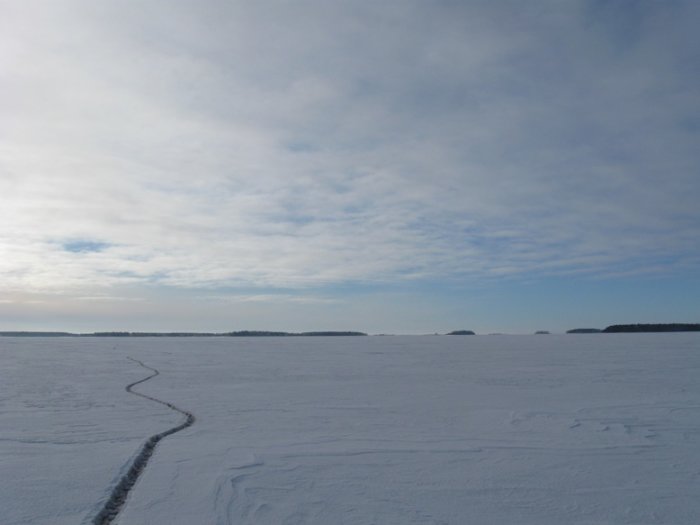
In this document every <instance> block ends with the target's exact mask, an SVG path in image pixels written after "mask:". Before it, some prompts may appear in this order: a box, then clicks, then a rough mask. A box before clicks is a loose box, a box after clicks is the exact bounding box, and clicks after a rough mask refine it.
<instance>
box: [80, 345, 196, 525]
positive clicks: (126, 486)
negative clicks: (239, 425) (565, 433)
mask: <svg viewBox="0 0 700 525" xmlns="http://www.w3.org/2000/svg"><path fill="white" fill-rule="evenodd" d="M128 359H130V360H132V361H134V362H135V363H138V364H139V365H141V366H142V367H143V368H146V369H148V370H151V371H152V372H153V373H152V374H151V375H150V376H148V377H145V378H143V379H139V380H138V381H135V382H133V383H131V384H129V385H127V386H126V388H125V390H126V391H127V392H129V393H130V394H134V395H136V396H140V397H144V398H146V399H150V400H151V401H155V402H156V403H160V404H161V405H165V406H166V407H168V408H170V409H171V410H174V411H175V412H180V413H181V414H183V415H184V416H185V421H184V422H183V423H181V424H179V425H177V426H175V427H172V428H170V429H168V430H165V431H163V432H160V433H158V434H154V435H152V436H151V437H150V438H148V441H146V443H144V445H143V447H142V448H141V451H140V452H139V453H138V455H137V456H136V458H135V459H134V461H133V462H132V463H131V466H130V467H129V470H128V471H127V473H126V474H124V475H123V476H122V477H121V479H120V480H119V483H117V485H116V487H114V489H113V490H112V493H111V494H110V496H109V499H108V500H107V502H106V503H105V504H104V507H102V510H100V512H99V513H98V514H97V516H95V519H94V520H93V521H92V523H93V525H109V524H110V523H112V521H113V520H114V518H116V517H117V515H118V514H119V511H120V510H121V508H122V506H123V505H124V503H125V502H126V498H127V496H128V495H129V491H131V489H132V488H133V486H134V484H135V483H136V481H137V480H138V478H139V476H140V475H141V473H142V472H143V470H144V469H145V468H146V465H147V464H148V460H149V459H150V458H151V456H152V455H153V452H154V451H155V448H156V445H157V444H158V442H159V441H160V440H161V439H163V438H164V437H167V436H169V435H171V434H174V433H175V432H179V431H180V430H183V429H185V428H187V427H189V426H192V424H193V423H194V420H195V418H194V416H193V415H192V414H191V413H190V412H187V411H186V410H182V409H180V408H178V407H176V406H175V405H173V404H172V403H168V402H167V401H162V400H160V399H157V398H155V397H152V396H149V395H146V394H141V393H140V392H135V391H134V390H132V389H133V387H135V386H136V385H139V384H141V383H144V382H146V381H148V380H149V379H151V378H154V377H155V376H157V375H159V374H160V372H158V370H156V369H155V368H152V367H150V366H147V365H145V364H143V363H142V362H141V361H139V360H138V359H134V358H133V357H128Z"/></svg>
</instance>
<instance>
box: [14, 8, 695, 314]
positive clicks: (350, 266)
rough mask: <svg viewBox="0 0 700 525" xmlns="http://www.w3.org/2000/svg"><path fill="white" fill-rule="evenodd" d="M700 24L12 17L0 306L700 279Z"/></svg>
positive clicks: (247, 14)
mask: <svg viewBox="0 0 700 525" xmlns="http://www.w3.org/2000/svg"><path fill="white" fill-rule="evenodd" d="M699 9H700V8H699V7H698V3H697V2H682V1H674V2H619V3H612V4H611V3H607V2H597V1H590V2H558V1H538V2H479V1H476V2H448V1H446V2H420V1H415V2H412V1H409V2H405V1H402V2H392V1H389V2H381V3H376V2H371V3H370V2H320V1H319V2H282V1H271V2H267V1H265V2H255V3H249V2H228V1H227V2H223V1H221V2H219V1H212V0H208V1H204V2H184V1H182V2H178V1H167V2H149V3H148V4H146V5H139V6H136V5H135V4H133V3H128V2H113V3H109V4H105V3H94V2H88V1H70V2H67V3H65V2H63V3H61V5H58V4H57V3H55V2H30V3H17V2H3V11H4V15H3V17H2V22H0V24H1V27H0V64H1V65H2V67H1V68H0V75H1V76H2V80H1V82H2V85H3V90H4V93H3V97H2V101H1V102H0V104H1V106H0V108H1V109H0V111H1V112H2V121H1V123H0V134H1V136H2V141H1V142H0V163H1V164H0V223H1V224H2V227H1V228H0V276H2V280H1V281H0V289H1V290H3V291H5V292H8V293H9V292H17V291H23V292H26V291H34V292H37V293H39V292H40V293H44V292H55V293H67V292H71V293H78V292H79V291H80V290H88V289H89V290H95V289H102V288H110V287H115V286H127V285H128V286H135V285H148V286H163V285H165V286H174V287H184V288H221V287H227V288H246V289H250V288H255V287H258V288H277V289H290V290H293V289H304V288H308V287H315V288H319V287H324V286H329V285H337V284H339V283H364V284H371V283H396V282H403V281H416V280H436V279H439V280H446V281H450V280H453V281H455V282H463V281H465V280H479V279H503V278H518V279H527V278H529V277H532V276H539V277H542V276H557V275H569V274H590V275H609V276H614V275H629V274H635V273H640V272H642V273H643V272H654V273H660V274H683V273H695V274H697V272H698V270H699V269H700V248H699V245H698V243H697V239H698V238H699V236H700V211H699V210H700V207H698V205H697V202H698V198H699V197H700V177H699V176H698V166H699V165H700V163H699V162H698V161H700V158H699V157H700V154H699V153H698V151H700V149H699V148H697V143H698V140H697V139H698V132H699V131H700V117H699V116H698V102H699V98H698V92H697V85H698V81H699V80H700V78H699V77H700V75H699V74H698V71H697V63H696V60H697V56H698V52H699V51H700V49H698V47H699V46H698V38H697V36H695V33H696V26H697V22H698V21H700V10H699ZM71 247H73V248H75V247H83V248H84V249H71ZM85 247H87V248H85ZM90 247H93V248H90ZM87 296H90V294H87ZM245 296H246V297H248V298H249V301H255V300H256V299H255V298H256V297H265V296H266V295H265V293H261V294H255V293H252V294H247V295H245Z"/></svg>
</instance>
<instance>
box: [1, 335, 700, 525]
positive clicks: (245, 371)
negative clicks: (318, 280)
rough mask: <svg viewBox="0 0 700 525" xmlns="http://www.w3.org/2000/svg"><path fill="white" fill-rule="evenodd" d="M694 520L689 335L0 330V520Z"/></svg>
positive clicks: (693, 351) (698, 423)
mask: <svg viewBox="0 0 700 525" xmlns="http://www.w3.org/2000/svg"><path fill="white" fill-rule="evenodd" d="M127 357H132V358H134V359H138V360H141V361H143V362H144V363H145V364H146V365H148V366H151V367H154V368H156V369H158V370H159V371H160V375H159V376H157V377H154V378H153V379H151V380H149V381H147V382H145V383H142V384H141V385H138V386H136V387H135V390H138V391H139V392H142V393H145V394H148V395H151V396H154V397H157V398H159V399H162V400H165V401H168V402H171V403H174V404H175V405H177V406H178V407H181V408H183V409H185V410H188V411H190V412H192V413H193V414H194V415H195V416H196V418H197V420H196V423H195V424H194V426H192V427H189V428H187V429H185V430H182V431H181V432H179V433H177V434H173V435H172V436H169V437H167V438H165V439H164V440H163V441H161V442H160V444H159V445H158V448H157V449H156V452H155V454H154V455H153V457H152V458H151V460H150V463H149V464H148V466H147V468H146V469H145V471H144V473H143V475H142V477H141V478H140V479H139V481H138V482H137V483H136V485H135V487H134V489H133V491H132V493H131V494H130V496H129V498H128V501H127V503H126V505H125V507H124V508H123V510H122V512H121V514H120V515H119V517H118V518H117V519H116V521H115V522H114V523H117V524H119V525H146V524H150V525H160V524H162V525H170V524H175V525H179V524H182V525H193V524H196V525H199V524H203V525H208V524H220V525H224V524H236V525H238V524H256V525H267V524H276V525H279V524H286V525H292V524H363V525H364V524H366V525H368V524H377V525H393V524H396V525H399V524H400V525H405V524H410V523H421V524H455V525H460V524H470V525H480V524H483V525H487V524H491V525H509V524H513V525H515V524H517V525H529V524H531V525H548V524H552V525H554V524H556V525H561V524H581V525H583V524H586V525H593V524H596V525H602V524H678V525H689V524H695V523H700V334H693V333H684V334H593V335H565V336H556V335H548V336H466V337H465V336H451V337H449V336H442V337H347V338H346V337H335V338H324V337H312V338H250V339H247V338H193V339H189V338H167V339H161V338H46V339H44V338H42V339H35V338H17V339H15V338H0V374H1V375H0V465H1V467H2V469H1V472H2V476H0V523H2V524H3V525H19V524H31V525H64V524H66V525H67V524H71V525H75V524H84V525H87V524H88V523H90V522H91V521H92V519H93V518H94V516H95V515H96V513H97V512H98V511H99V510H100V508H101V506H102V505H103V504H104V502H105V501H106V499H107V498H108V496H109V493H110V490H111V489H112V488H113V487H114V485H115V484H116V483H117V481H118V480H119V478H120V476H121V475H122V474H123V473H124V472H125V470H126V469H127V468H128V466H129V464H130V461H131V460H132V459H133V457H134V456H135V455H136V454H137V453H138V451H139V449H140V447H141V446H142V445H143V443H144V442H145V441H146V439H148V437H149V436H151V435H153V434H156V433H158V432H161V431H163V430H165V429H167V428H169V427H172V426H175V425H177V424H178V423H180V422H181V421H182V416H181V415H179V414H177V413H175V412H173V411H171V410H169V409H168V408H167V407H165V406H162V405H158V404H157V403H154V402H151V401H149V400H147V399H144V398H141V397H137V396H135V395H132V394H129V393H127V392H125V391H124V387H125V386H126V385H127V384H128V383H131V382H134V381H137V380H138V379H140V378H142V377H146V376H147V375H149V372H148V371H147V370H145V369H143V368H141V367H140V366H139V365H138V364H137V363H135V362H134V361H131V360H129V359H127Z"/></svg>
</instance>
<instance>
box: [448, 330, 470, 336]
mask: <svg viewBox="0 0 700 525" xmlns="http://www.w3.org/2000/svg"><path fill="white" fill-rule="evenodd" d="M447 335H476V334H475V333H474V332H473V331H472V330H455V331H454V332H450V333H449V334H447Z"/></svg>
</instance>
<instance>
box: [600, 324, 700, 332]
mask: <svg viewBox="0 0 700 525" xmlns="http://www.w3.org/2000/svg"><path fill="white" fill-rule="evenodd" d="M603 332H605V333H606V334H613V333H622V332H700V324H698V323H667V324H614V325H611V326H608V327H607V328H606V329H605V330H603Z"/></svg>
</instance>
